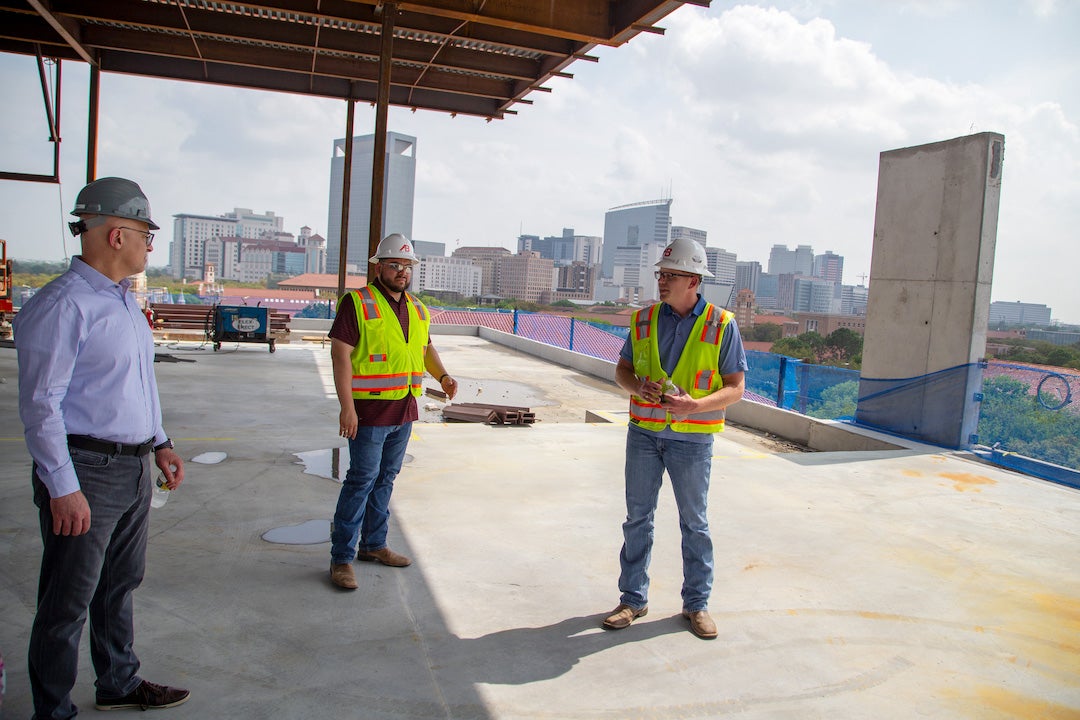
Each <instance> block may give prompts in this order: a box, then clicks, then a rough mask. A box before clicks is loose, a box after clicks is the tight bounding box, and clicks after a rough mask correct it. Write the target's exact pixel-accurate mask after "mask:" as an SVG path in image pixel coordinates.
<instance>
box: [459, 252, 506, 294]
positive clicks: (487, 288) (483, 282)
mask: <svg viewBox="0 0 1080 720" xmlns="http://www.w3.org/2000/svg"><path fill="white" fill-rule="evenodd" d="M509 256H510V251H509V250H507V249H506V248H504V247H502V246H494V247H487V246H465V247H459V248H457V249H456V250H454V252H453V253H452V254H451V257H455V258H466V259H468V260H471V261H472V262H473V263H474V264H476V265H479V266H480V270H481V275H480V294H481V295H495V294H496V293H498V290H499V286H498V268H499V261H500V260H502V259H503V258H505V257H509Z"/></svg>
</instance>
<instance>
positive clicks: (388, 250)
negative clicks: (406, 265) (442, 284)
mask: <svg viewBox="0 0 1080 720" xmlns="http://www.w3.org/2000/svg"><path fill="white" fill-rule="evenodd" d="M395 259H397V260H411V261H412V262H414V263H418V262H420V258H419V257H417V256H416V253H415V252H414V251H413V246H412V243H411V242H409V238H407V237H405V236H404V235H402V234H401V233H390V234H389V235H387V236H386V237H384V238H383V239H382V240H380V241H379V246H378V247H377V248H376V250H375V254H374V255H372V256H371V257H370V258H368V262H372V263H377V262H379V261H380V260H395Z"/></svg>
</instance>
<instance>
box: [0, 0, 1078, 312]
mask: <svg viewBox="0 0 1080 720" xmlns="http://www.w3.org/2000/svg"><path fill="white" fill-rule="evenodd" d="M713 5H714V6H713V8H711V9H709V10H703V9H700V8H694V7H689V6H687V7H683V8H681V9H680V10H678V11H676V12H675V13H673V14H672V15H671V16H669V17H668V18H666V19H665V21H664V22H663V23H662V25H663V26H664V27H665V28H666V30H667V32H666V34H665V36H663V37H657V36H652V35H649V34H644V35H642V36H639V37H638V38H635V39H634V40H633V41H631V42H630V43H629V44H628V45H627V46H624V47H622V48H618V49H610V48H597V49H596V52H595V54H596V55H597V56H598V57H599V58H600V62H599V63H586V62H578V63H575V64H574V65H573V66H571V67H570V68H569V70H570V72H571V73H572V74H574V76H575V77H574V79H573V80H565V81H564V80H556V81H553V82H552V83H551V85H552V90H553V92H552V93H550V94H548V93H539V94H535V95H534V96H530V99H533V100H534V101H535V104H534V105H530V106H523V107H522V108H521V109H520V114H519V115H517V116H515V117H510V118H507V119H506V120H502V121H497V122H493V123H489V124H487V123H484V122H482V121H479V120H477V119H474V118H466V117H459V118H450V117H449V116H446V115H443V114H440V113H431V112H418V113H415V114H413V113H410V112H409V111H408V110H405V109H400V108H391V111H390V130H391V131H394V132H402V133H406V134H409V135H412V136H415V137H417V138H419V139H420V140H421V141H423V143H424V148H425V150H424V153H423V157H422V159H421V162H420V163H419V164H418V168H417V188H416V219H415V225H414V235H415V237H414V239H416V240H427V241H435V242H443V243H445V244H446V247H447V252H448V253H449V252H452V251H453V249H454V248H455V247H458V246H464V245H500V246H503V247H507V248H510V249H512V248H514V246H515V242H516V238H517V237H518V236H519V235H522V234H533V235H539V236H544V235H549V234H557V232H558V230H559V229H560V228H562V227H573V228H575V229H576V232H578V233H581V234H584V235H591V236H597V235H602V234H603V219H604V213H605V212H606V211H607V210H608V209H610V208H613V207H616V206H619V205H623V204H627V203H633V202H639V201H646V200H650V199H653V198H657V197H661V196H664V195H670V196H672V197H674V198H675V202H674V203H673V205H672V209H671V217H672V222H673V224H676V225H683V226H688V227H693V228H700V229H703V230H706V231H707V232H708V237H709V244H710V245H711V246H714V247H722V248H724V249H726V250H728V251H730V252H735V253H736V254H737V255H738V257H739V259H740V260H756V261H758V262H762V263H764V261H766V260H767V254H768V251H769V248H771V247H772V245H774V244H778V243H779V244H785V245H788V246H797V245H800V244H809V245H813V246H814V247H815V248H821V249H822V250H824V249H831V250H833V251H834V252H836V253H837V254H840V255H843V256H844V257H845V258H846V262H845V267H844V271H845V275H846V276H847V278H849V282H852V281H853V279H855V278H858V277H859V276H860V275H862V274H864V273H868V272H869V267H870V253H871V249H872V236H873V223H874V210H875V200H876V181H877V165H878V156H879V154H880V153H881V152H883V151H887V150H890V149H895V148H899V147H909V146H912V145H919V144H923V143H929V142H937V141H939V140H944V139H949V138H952V137H958V136H961V135H966V134H969V133H971V132H981V131H994V132H1001V133H1002V134H1004V136H1005V148H1006V149H1005V171H1004V175H1003V187H1002V200H1001V210H1000V214H999V227H998V243H997V255H996V261H995V275H994V289H993V299H994V300H996V301H1016V300H1020V301H1024V302H1035V303H1045V304H1046V305H1049V306H1050V307H1052V308H1053V310H1054V318H1055V319H1056V320H1061V321H1064V322H1071V323H1078V322H1080V297H1078V296H1077V294H1076V293H1075V292H1074V291H1072V290H1071V288H1072V283H1073V279H1072V271H1071V268H1072V267H1074V266H1075V259H1076V254H1077V252H1078V251H1077V250H1076V249H1075V243H1071V242H1069V240H1070V239H1071V238H1072V237H1073V236H1074V235H1075V228H1076V227H1077V224H1078V220H1080V178H1078V177H1076V173H1075V172H1074V171H1073V168H1074V167H1075V166H1076V165H1077V164H1078V163H1080V130H1078V127H1080V122H1078V120H1077V118H1078V117H1080V88H1078V87H1077V83H1075V81H1074V79H1075V77H1076V75H1077V73H1076V69H1077V65H1078V64H1080V50H1077V49H1076V48H1074V47H1073V45H1074V44H1075V43H1073V42H1072V40H1071V37H1072V34H1071V33H1070V32H1069V29H1070V28H1075V27H1077V25H1078V23H1080V6H1078V5H1077V4H1075V3H1072V4H1069V3H1060V2H1057V3H1056V2H1052V1H1050V0H1042V1H1040V2H1021V3H1006V2H986V3H974V2H968V1H963V2H959V1H958V2H946V3H936V4H931V3H926V2H921V1H920V2H914V1H898V2H895V3H888V4H887V5H886V4H872V6H869V7H868V6H867V4H866V3H856V2H852V1H851V0H836V1H835V2H827V3H826V2H809V1H807V0H791V1H790V2H775V3H747V4H742V5H739V6H736V7H727V6H721V4H720V3H714V4H713ZM987 47H992V48H994V51H993V52H990V53H988V52H986V48H987ZM86 76H87V72H86V69H85V66H80V65H77V64H73V63H65V65H64V88H65V91H64V105H63V113H62V123H63V124H62V135H63V137H64V144H63V155H62V167H61V177H62V178H63V179H64V184H63V185H62V186H61V187H59V188H58V187H56V186H49V185H36V184H30V183H15V182H10V181H8V182H5V183H3V186H2V187H3V190H2V192H0V237H4V238H5V239H6V240H8V243H9V244H8V253H9V255H10V256H12V257H14V258H15V259H16V260H31V259H44V260H56V259H60V258H62V257H64V256H65V255H71V254H73V253H75V252H77V247H78V245H77V242H76V241H75V240H74V239H73V238H71V237H70V236H67V237H65V236H64V222H66V220H67V219H69V218H68V217H67V212H68V211H69V210H70V209H71V203H72V201H73V198H74V195H75V193H76V192H77V191H78V188H79V187H81V185H82V183H83V181H84V179H85V170H84V167H83V165H84V163H85V127H84V126H85V105H86V90H85V88H86ZM0 81H2V82H3V84H4V87H5V88H6V89H9V90H10V95H9V97H11V99H12V102H11V103H10V105H9V109H8V110H7V112H6V113H5V117H4V118H2V119H0V130H2V133H0V136H2V137H5V138H7V139H6V140H5V141H3V142H2V143H0V158H2V161H0V166H3V169H9V170H19V171H39V170H41V169H42V163H43V162H46V163H47V164H49V165H51V149H50V148H49V147H48V146H47V143H44V142H43V141H42V139H43V137H44V136H45V135H46V132H45V130H44V123H43V120H42V119H41V118H42V116H43V110H42V102H41V90H40V87H39V86H38V78H37V72H36V69H35V68H34V63H33V60H32V58H20V57H14V56H2V57H0ZM357 111H358V112H357V127H356V133H355V134H356V135H363V134H366V133H368V132H370V131H371V127H372V125H373V120H372V118H373V111H372V110H371V108H370V107H368V106H367V105H359V106H358V107H357ZM344 116H345V107H344V103H340V102H334V101H329V100H318V99H312V98H304V97H299V96H290V95H283V94H276V93H258V92H253V91H246V90H239V89H230V88H217V87H210V86H203V85H198V84H194V83H179V82H165V81H155V80H148V79H144V78H133V77H125V76H120V75H115V74H110V73H106V74H104V75H103V76H102V104H101V118H100V120H101V123H100V125H101V127H100V143H99V152H98V166H97V174H98V176H106V175H121V176H129V177H132V178H134V179H136V180H138V181H139V182H140V183H141V184H142V185H143V187H144V189H145V190H146V191H147V194H148V195H149V196H150V199H151V204H152V207H153V209H154V214H155V217H156V219H157V220H158V223H159V224H161V225H163V228H164V229H163V232H162V233H161V234H160V235H159V240H160V241H161V242H162V243H163V245H159V246H158V247H157V248H155V253H154V254H153V255H152V256H151V264H152V265H154V266H159V267H160V266H164V265H165V264H167V258H166V257H165V256H166V255H167V244H168V242H169V240H170V239H171V238H169V235H170V234H171V227H168V226H170V225H171V223H170V222H169V221H170V220H171V217H172V216H173V215H174V214H177V213H180V212H184V211H192V210H195V211H198V210H205V209H210V210H211V211H212V212H217V211H219V210H220V211H224V210H227V209H228V206H232V205H240V206H245V207H252V208H255V209H256V210H257V211H265V210H273V211H275V212H278V213H280V214H282V215H283V216H285V217H286V219H287V221H288V222H289V224H290V226H291V225H297V226H299V225H308V226H310V227H312V228H313V229H314V231H315V232H318V233H319V234H321V235H323V236H326V235H327V233H328V228H325V227H322V224H323V222H324V219H325V218H326V217H327V209H326V199H327V195H328V192H329V179H328V178H327V177H326V174H327V173H326V160H325V158H326V148H327V147H329V146H330V144H331V143H332V142H333V140H334V139H336V138H340V137H343V135H344V124H345V123H344ZM35 153H36V154H35ZM43 158H44V159H43ZM223 198H228V203H227V204H226V205H225V206H223V207H219V206H220V205H221V204H222V203H221V200H222V199H223ZM162 219H164V222H162ZM163 249H164V250H166V251H163Z"/></svg>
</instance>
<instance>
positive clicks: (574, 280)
mask: <svg viewBox="0 0 1080 720" xmlns="http://www.w3.org/2000/svg"><path fill="white" fill-rule="evenodd" d="M556 273H557V275H556V280H555V296H556V297H555V299H556V300H589V299H591V298H592V297H593V296H594V294H595V292H596V290H595V288H596V278H597V276H598V275H599V274H600V267H599V266H598V265H590V264H588V263H585V262H581V261H580V260H575V261H574V262H572V263H570V264H569V265H564V266H562V267H560V268H557V269H556Z"/></svg>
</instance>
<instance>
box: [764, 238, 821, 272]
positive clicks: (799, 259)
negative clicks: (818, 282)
mask: <svg viewBox="0 0 1080 720" xmlns="http://www.w3.org/2000/svg"><path fill="white" fill-rule="evenodd" d="M769 274H770V275H804V276H806V277H810V276H812V275H813V274H814V248H812V247H810V246H809V245H799V246H798V247H797V248H795V249H794V250H788V248H787V246H786V245H773V247H772V250H771V251H770V252H769Z"/></svg>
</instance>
